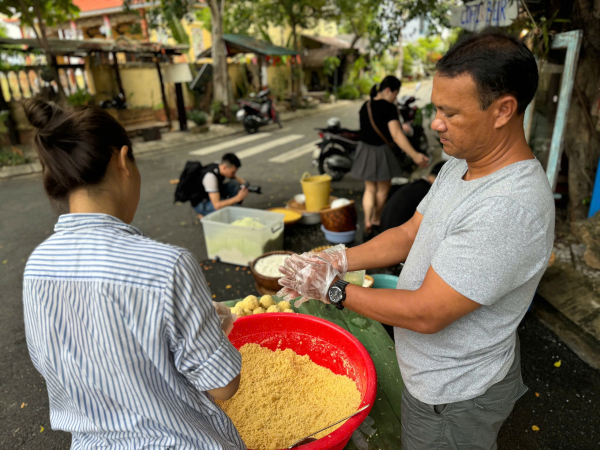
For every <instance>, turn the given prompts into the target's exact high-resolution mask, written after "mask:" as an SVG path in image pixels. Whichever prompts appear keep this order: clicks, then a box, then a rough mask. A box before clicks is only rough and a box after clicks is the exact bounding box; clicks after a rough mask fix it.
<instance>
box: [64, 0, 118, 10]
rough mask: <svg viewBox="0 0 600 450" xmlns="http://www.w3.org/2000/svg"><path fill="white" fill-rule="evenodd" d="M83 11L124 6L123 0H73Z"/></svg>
mask: <svg viewBox="0 0 600 450" xmlns="http://www.w3.org/2000/svg"><path fill="white" fill-rule="evenodd" d="M73 4H74V5H75V6H77V7H79V9H80V10H81V12H89V11H98V10H103V9H111V8H118V7H119V6H123V0H73Z"/></svg>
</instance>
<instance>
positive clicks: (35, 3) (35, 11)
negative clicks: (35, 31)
mask: <svg viewBox="0 0 600 450" xmlns="http://www.w3.org/2000/svg"><path fill="white" fill-rule="evenodd" d="M24 7H25V8H24ZM15 12H16V13H17V14H18V13H20V19H21V21H22V22H24V23H25V24H27V25H29V26H33V25H34V22H35V21H36V20H39V19H41V20H42V21H43V23H44V24H45V25H47V26H50V27H53V26H55V25H56V24H58V23H64V22H68V21H69V19H71V18H73V17H76V16H77V15H78V13H79V8H78V7H77V6H75V5H74V4H73V0H2V1H1V2H0V14H4V15H6V16H8V17H12V16H13V15H15V14H14V13H15Z"/></svg>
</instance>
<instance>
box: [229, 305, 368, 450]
mask: <svg viewBox="0 0 600 450" xmlns="http://www.w3.org/2000/svg"><path fill="white" fill-rule="evenodd" d="M229 340H230V341H231V343H232V344H233V345H234V346H235V347H236V348H238V349H239V348H240V347H242V346H243V345H244V344H248V343H254V344H259V345H261V346H262V347H266V348H268V349H271V350H275V349H278V348H280V349H282V350H285V349H287V348H290V349H292V350H293V351H294V352H296V353H297V354H299V355H309V356H310V359H311V360H312V361H313V362H314V363H316V364H318V365H320V366H323V367H327V368H328V369H330V370H331V371H332V372H333V373H335V374H338V375H346V376H348V377H349V378H351V379H352V380H354V381H355V382H356V387H357V388H358V390H359V391H360V393H361V394H362V401H361V404H360V406H359V408H360V407H362V406H363V405H366V404H369V405H371V406H370V407H369V408H367V409H366V410H364V411H363V412H361V413H360V414H357V415H356V416H354V417H352V418H351V419H348V420H347V421H346V423H344V424H343V425H342V426H341V427H340V428H338V429H337V430H335V431H333V432H332V433H331V434H329V435H327V436H325V437H323V438H321V439H319V440H318V441H315V442H312V443H310V444H306V445H303V446H301V447H298V448H299V449H302V450H342V449H343V448H344V446H345V445H346V444H347V443H348V441H349V440H350V437H351V436H352V433H353V432H354V430H356V429H357V428H358V426H359V425H360V424H361V423H362V422H363V420H365V418H366V417H367V416H368V415H369V412H370V410H371V408H372V407H373V402H374V401H375V395H376V393H377V374H376V372H375V366H374V365H373V360H372V359H371V356H369V352H367V350H366V349H365V348H364V347H363V345H362V344H361V343H360V342H359V341H358V339H356V338H355V337H354V336H352V335H351V334H350V333H348V332H347V331H346V330H344V329H343V328H341V327H339V326H337V325H334V324H333V323H331V322H328V321H326V320H323V319H319V318H317V317H313V316H308V315H304V314H290V313H271V314H258V315H252V316H246V317H242V318H240V319H238V320H237V321H236V322H235V325H234V327H233V331H232V332H231V334H230V335H229ZM299 382H301V380H299ZM357 409H358V408H357ZM327 425H328V424H323V426H324V427H325V426H327ZM315 431H316V430H315ZM291 444H292V442H290V445H291Z"/></svg>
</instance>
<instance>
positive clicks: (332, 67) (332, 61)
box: [323, 56, 342, 77]
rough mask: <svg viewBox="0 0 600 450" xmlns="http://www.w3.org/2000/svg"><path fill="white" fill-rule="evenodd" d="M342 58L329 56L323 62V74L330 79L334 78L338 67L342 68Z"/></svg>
mask: <svg viewBox="0 0 600 450" xmlns="http://www.w3.org/2000/svg"><path fill="white" fill-rule="evenodd" d="M341 63H342V62H341V61H340V58H338V57H337V56H328V57H327V58H325V61H324V62H323V72H324V73H325V75H327V76H328V77H330V76H333V74H334V73H335V71H336V70H337V68H338V67H340V64H341Z"/></svg>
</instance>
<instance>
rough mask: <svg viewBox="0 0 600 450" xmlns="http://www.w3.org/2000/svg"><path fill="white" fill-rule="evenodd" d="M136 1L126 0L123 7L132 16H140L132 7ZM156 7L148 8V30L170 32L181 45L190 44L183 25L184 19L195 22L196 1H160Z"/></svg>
mask: <svg viewBox="0 0 600 450" xmlns="http://www.w3.org/2000/svg"><path fill="white" fill-rule="evenodd" d="M134 3H135V0H124V1H123V7H124V8H125V10H126V11H127V12H128V13H130V14H138V15H139V11H138V10H137V9H132V8H131V5H132V4H134ZM156 3H157V4H156V6H154V7H152V8H147V9H146V10H145V11H146V22H147V23H148V28H150V29H154V30H162V31H165V32H168V33H169V34H170V35H171V36H172V37H173V39H175V40H176V41H177V42H178V43H180V44H188V45H189V43H190V38H189V36H188V35H187V33H186V32H185V29H184V28H183V26H182V25H181V21H182V20H183V19H185V20H187V21H188V22H192V21H193V20H194V16H195V14H194V13H195V12H196V9H195V7H196V4H197V1H196V0H159V1H157V2H156Z"/></svg>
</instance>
